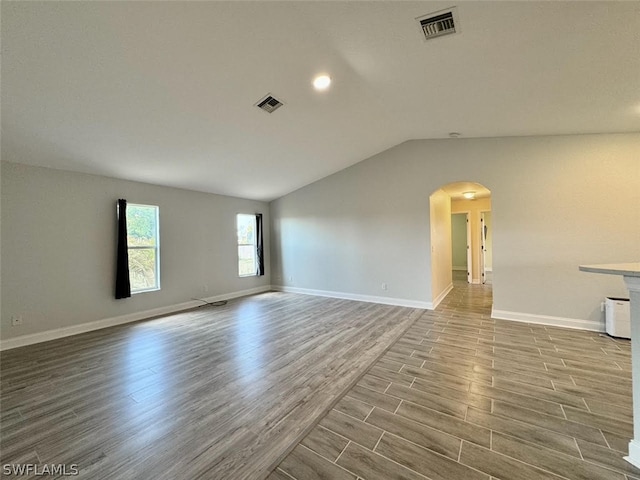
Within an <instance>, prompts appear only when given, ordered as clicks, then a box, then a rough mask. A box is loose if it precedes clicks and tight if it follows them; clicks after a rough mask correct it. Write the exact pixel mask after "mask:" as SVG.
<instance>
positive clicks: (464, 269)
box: [451, 265, 467, 272]
mask: <svg viewBox="0 0 640 480" xmlns="http://www.w3.org/2000/svg"><path fill="white" fill-rule="evenodd" d="M451 270H456V271H458V270H462V271H463V272H466V271H467V267H466V266H465V265H462V266H458V267H456V266H455V265H454V266H453V267H451Z"/></svg>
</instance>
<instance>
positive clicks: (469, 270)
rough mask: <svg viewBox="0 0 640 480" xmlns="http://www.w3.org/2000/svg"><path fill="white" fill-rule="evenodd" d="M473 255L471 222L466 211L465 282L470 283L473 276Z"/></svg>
mask: <svg viewBox="0 0 640 480" xmlns="http://www.w3.org/2000/svg"><path fill="white" fill-rule="evenodd" d="M472 261H473V256H472V254H471V222H470V221H469V214H468V213H467V282H468V283H472V281H473V276H472V275H471V273H472V271H473V263H472Z"/></svg>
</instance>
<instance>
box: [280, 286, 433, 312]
mask: <svg viewBox="0 0 640 480" xmlns="http://www.w3.org/2000/svg"><path fill="white" fill-rule="evenodd" d="M272 289H273V290H276V291H279V292H287V293H301V294H303V295H314V296H316V297H330V298H341V299H343V300H355V301H357V302H368V303H381V304H383V305H395V306H398V307H409V308H420V309H423V310H433V304H432V303H431V302H421V301H418V300H407V299H405V298H391V297H377V296H374V295H361V294H358V293H345V292H332V291H329V290H314V289H311V288H297V287H285V286H282V285H272Z"/></svg>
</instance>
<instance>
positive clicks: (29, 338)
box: [0, 285, 271, 351]
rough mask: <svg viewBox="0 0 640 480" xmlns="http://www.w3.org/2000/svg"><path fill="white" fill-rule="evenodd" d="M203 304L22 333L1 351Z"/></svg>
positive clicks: (268, 287)
mask: <svg viewBox="0 0 640 480" xmlns="http://www.w3.org/2000/svg"><path fill="white" fill-rule="evenodd" d="M268 291H271V285H266V286H263V287H257V288H250V289H247V290H240V291H237V292H231V293H224V294H222V295H216V296H214V297H206V298H203V299H202V300H205V301H207V302H219V301H221V300H231V299H232V298H238V297H246V296H247V295H254V294H256V293H263V292H268ZM201 305H202V302H199V301H197V300H190V301H188V302H183V303H178V304H175V305H168V306H166V307H159V308H153V309H151V310H144V311H142V312H135V313H128V314H126V315H120V316H118V317H111V318H104V319H102V320H96V321H94V322H87V323H82V324H80V325H72V326H70V327H62V328H57V329H55V330H47V331H46V332H39V333H32V334H30V335H21V336H19V337H15V338H9V339H7V340H0V351H2V350H10V349H12V348H17V347H24V346H26V345H33V344H34V343H42V342H48V341H49V340H56V339H58V338H63V337H70V336H71V335H78V334H80V333H85V332H91V331H93V330H100V329H102V328H107V327H114V326H116V325H122V324H124V323H130V322H137V321H139V320H145V319H148V318H153V317H159V316H162V315H168V314H170V313H176V312H180V311H184V310H189V309H191V308H195V307H199V306H201Z"/></svg>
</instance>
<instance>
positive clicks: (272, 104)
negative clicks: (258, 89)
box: [256, 95, 283, 113]
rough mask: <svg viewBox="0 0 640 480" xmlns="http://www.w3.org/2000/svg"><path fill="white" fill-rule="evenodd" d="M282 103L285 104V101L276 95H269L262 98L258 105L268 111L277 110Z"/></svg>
mask: <svg viewBox="0 0 640 480" xmlns="http://www.w3.org/2000/svg"><path fill="white" fill-rule="evenodd" d="M282 105H283V103H282V102H281V101H280V100H278V99H277V98H276V97H274V96H273V95H267V96H266V97H264V98H263V99H262V100H260V101H259V102H258V103H256V107H258V108H261V109H262V110H264V111H265V112H267V113H273V112H275V111H276V110H277V109H278V108H280V107H281V106H282Z"/></svg>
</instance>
